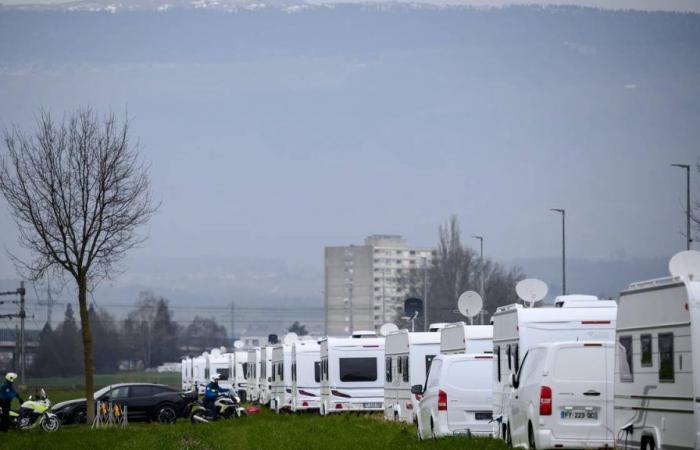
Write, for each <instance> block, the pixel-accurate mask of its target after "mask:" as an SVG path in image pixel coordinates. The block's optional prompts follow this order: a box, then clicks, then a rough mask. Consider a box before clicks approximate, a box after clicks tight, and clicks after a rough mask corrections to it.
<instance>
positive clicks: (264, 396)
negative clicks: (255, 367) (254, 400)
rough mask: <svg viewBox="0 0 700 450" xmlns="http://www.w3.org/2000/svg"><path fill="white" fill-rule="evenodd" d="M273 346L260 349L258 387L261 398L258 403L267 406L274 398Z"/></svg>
mask: <svg viewBox="0 0 700 450" xmlns="http://www.w3.org/2000/svg"><path fill="white" fill-rule="evenodd" d="M272 348H273V346H272V345H267V346H265V347H261V348H260V373H259V374H258V385H259V386H260V398H259V400H258V403H260V404H261V405H267V404H268V403H270V398H271V397H272Z"/></svg>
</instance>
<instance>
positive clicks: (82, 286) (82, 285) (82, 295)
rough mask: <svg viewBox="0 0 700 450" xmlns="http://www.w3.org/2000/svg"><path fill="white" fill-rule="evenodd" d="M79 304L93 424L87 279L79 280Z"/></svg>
mask: <svg viewBox="0 0 700 450" xmlns="http://www.w3.org/2000/svg"><path fill="white" fill-rule="evenodd" d="M78 304H79V306H80V325H81V329H82V331H83V364H84V365H85V399H86V406H87V421H88V424H91V423H92V421H93V419H94V418H95V399H94V397H93V393H94V391H95V390H94V386H93V380H92V375H93V370H94V369H93V366H92V333H91V332H90V323H89V320H88V307H87V279H86V278H81V279H79V280H78Z"/></svg>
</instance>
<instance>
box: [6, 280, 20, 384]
mask: <svg viewBox="0 0 700 450" xmlns="http://www.w3.org/2000/svg"><path fill="white" fill-rule="evenodd" d="M25 294H26V291H25V290H24V281H21V282H20V283H19V288H18V289H17V290H16V291H8V292H0V296H2V295H19V301H17V300H12V301H10V302H9V303H14V304H16V305H17V304H18V305H19V312H18V313H17V314H0V318H6V319H13V318H19V323H20V326H19V336H18V339H17V343H18V345H17V350H18V353H19V355H18V356H19V357H18V358H17V362H18V364H19V372H20V377H21V379H22V380H25V379H26V378H25V377H24V372H25V367H26V362H27V358H26V354H25V352H26V349H25V343H24V319H25V318H26V317H27V313H26V311H25V309H24V295H25ZM2 303H5V302H0V304H2Z"/></svg>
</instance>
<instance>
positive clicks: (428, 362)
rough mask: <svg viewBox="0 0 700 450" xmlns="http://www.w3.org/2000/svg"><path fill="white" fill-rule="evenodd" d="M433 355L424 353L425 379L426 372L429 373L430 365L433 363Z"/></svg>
mask: <svg viewBox="0 0 700 450" xmlns="http://www.w3.org/2000/svg"><path fill="white" fill-rule="evenodd" d="M434 358H435V355H425V379H426V380H427V379H428V374H429V373H430V366H431V365H432V364H433V359H434Z"/></svg>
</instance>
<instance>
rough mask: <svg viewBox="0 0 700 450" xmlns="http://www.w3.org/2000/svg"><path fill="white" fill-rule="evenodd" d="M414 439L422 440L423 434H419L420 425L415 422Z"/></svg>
mask: <svg viewBox="0 0 700 450" xmlns="http://www.w3.org/2000/svg"><path fill="white" fill-rule="evenodd" d="M416 439H418V442H423V436H421V435H420V427H419V426H418V424H416Z"/></svg>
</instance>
